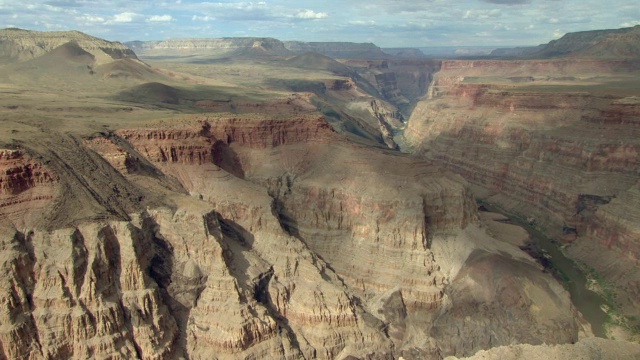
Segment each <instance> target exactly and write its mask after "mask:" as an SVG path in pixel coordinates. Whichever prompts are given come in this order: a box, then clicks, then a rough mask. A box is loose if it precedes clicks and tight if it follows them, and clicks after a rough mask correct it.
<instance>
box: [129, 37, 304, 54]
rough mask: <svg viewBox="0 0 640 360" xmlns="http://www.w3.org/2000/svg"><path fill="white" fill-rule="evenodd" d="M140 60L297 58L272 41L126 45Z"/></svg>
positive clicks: (174, 42)
mask: <svg viewBox="0 0 640 360" xmlns="http://www.w3.org/2000/svg"><path fill="white" fill-rule="evenodd" d="M125 45H127V46H128V47H129V48H130V49H132V50H133V51H135V52H136V54H138V55H140V56H141V57H165V58H166V57H193V58H224V57H235V58H238V57H239V58H255V57H273V56H291V55H294V54H293V53H291V52H290V51H289V50H287V49H286V48H285V46H284V44H283V43H282V41H280V40H277V39H273V38H252V37H248V38H211V39H169V40H164V41H132V42H127V43H125Z"/></svg>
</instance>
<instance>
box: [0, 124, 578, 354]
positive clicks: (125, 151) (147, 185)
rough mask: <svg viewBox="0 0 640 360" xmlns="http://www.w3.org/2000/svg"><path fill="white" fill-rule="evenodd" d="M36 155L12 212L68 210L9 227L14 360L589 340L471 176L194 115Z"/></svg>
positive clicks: (322, 129)
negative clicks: (490, 227)
mask: <svg viewBox="0 0 640 360" xmlns="http://www.w3.org/2000/svg"><path fill="white" fill-rule="evenodd" d="M58 142H60V143H58ZM29 152H30V153H32V154H31V155H27V153H22V152H20V153H13V152H10V151H9V152H5V153H6V155H3V158H2V160H3V161H4V163H3V164H5V163H6V166H5V167H6V168H7V169H8V170H7V171H5V176H4V177H3V179H2V184H3V187H2V189H3V196H7V197H8V196H12V197H13V198H12V199H16V198H17V197H19V196H21V195H22V194H26V193H28V192H30V191H35V190H36V189H39V188H42V189H47V188H48V187H54V188H58V189H61V190H60V191H62V192H64V194H63V195H60V196H59V197H57V198H54V199H50V200H47V201H50V204H49V205H50V206H52V208H53V209H56V210H57V212H58V213H57V214H56V215H55V217H54V218H55V219H57V220H56V221H55V222H52V223H49V225H50V228H49V229H47V228H44V227H41V226H36V225H32V224H26V225H25V224H22V225H20V223H19V222H18V221H17V220H15V219H16V218H9V219H12V220H11V222H3V224H5V225H7V226H4V228H3V229H2V237H1V238H0V239H2V240H1V241H0V244H1V245H0V246H2V252H1V254H2V257H1V258H0V269H1V271H2V273H3V276H2V279H3V280H2V281H3V282H4V285H3V286H1V287H0V288H1V289H2V293H1V294H0V305H1V306H2V312H0V317H2V320H1V323H2V327H0V354H2V356H3V357H6V358H12V359H13V358H16V359H22V358H25V359H26V358H50V357H65V358H86V357H109V358H116V359H117V358H152V359H169V358H181V357H189V358H193V359H205V358H212V357H216V358H220V359H227V358H228V359H231V358H239V357H242V358H245V357H250V358H279V359H294V358H301V357H305V358H321V359H333V358H340V359H342V358H350V357H356V358H390V357H398V356H403V357H404V358H406V359H413V358H432V359H439V358H441V357H442V356H446V355H457V356H464V355H471V354H473V353H475V352H476V351H478V350H479V349H487V348H490V347H493V346H496V345H506V344H511V343H514V342H516V343H521V342H525V343H532V344H541V343H543V342H544V343H566V342H574V341H576V340H577V339H578V335H579V333H580V331H581V330H580V328H581V321H580V319H579V315H578V314H577V313H576V312H575V310H574V309H573V306H572V305H571V302H570V300H569V296H568V294H567V293H566V292H565V291H564V290H563V289H562V288H561V286H560V285H559V284H557V283H556V282H555V280H554V279H553V278H551V277H550V276H549V275H548V274H545V273H543V272H542V271H541V268H540V267H539V266H538V265H536V264H535V262H534V261H533V260H532V259H531V258H529V257H528V256H527V255H526V254H525V253H524V252H522V251H521V250H519V249H517V248H515V247H513V246H509V245H507V244H506V243H502V242H500V241H498V240H496V239H494V238H492V237H491V236H490V235H489V234H488V233H487V232H486V230H485V229H484V228H482V227H481V224H480V223H479V220H478V217H477V213H476V205H475V202H474V200H473V198H472V195H471V192H470V191H469V188H468V185H467V183H466V182H465V181H464V180H463V179H462V178H461V177H459V176H456V175H452V174H450V173H448V172H446V171H443V169H442V168H439V167H435V166H432V165H428V164H426V163H424V162H422V161H420V160H417V159H414V158H410V157H407V156H405V155H403V154H400V153H398V152H392V151H388V150H383V149H372V148H369V147H365V146H361V145H357V144H354V143H351V142H349V141H346V140H345V139H344V138H343V136H342V135H340V134H339V133H336V132H335V131H333V130H332V128H331V127H330V126H329V125H328V124H327V123H326V122H325V121H324V119H323V118H321V117H318V116H300V117H280V118H267V117H261V116H258V115H255V116H245V117H209V118H206V117H195V118H194V117H191V118H189V117H187V118H182V119H174V120H173V121H158V122H155V123H149V124H148V125H145V126H140V127H132V128H126V129H119V130H116V131H113V132H105V133H101V134H100V133H96V134H94V135H93V136H91V137H87V138H85V139H82V140H80V139H76V138H74V137H72V136H69V135H67V136H60V137H47V140H46V141H44V140H43V141H41V142H40V144H39V146H35V145H34V146H32V147H30V148H29ZM5 153H3V154H5ZM33 159H37V161H36V160H33ZM83 164H84V165H83ZM70 168H73V169H74V170H75V171H74V173H73V174H72V173H69V172H67V170H69V169H70ZM16 169H22V170H20V171H18V170H16ZM24 169H31V170H29V171H26V170H24ZM22 173H24V174H26V173H29V174H31V175H30V176H22V175H20V174H22ZM116 174H118V175H116ZM105 177H106V178H107V179H111V181H112V185H111V186H105V185H103V184H102V183H101V181H103V180H101V179H103V178H105ZM5 185H6V186H5ZM66 199H75V200H73V201H71V200H66ZM106 199H112V201H107V200H106ZM65 201H68V203H66V204H65ZM100 206H103V207H105V208H104V209H103V211H99V210H97V209H98V208H99V207H100ZM107 206H110V207H108V208H107ZM94 208H95V209H94ZM25 211H26V212H27V213H31V214H30V216H34V215H37V214H38V211H39V210H38V209H37V207H29V208H28V209H26V210H25ZM26 215H29V214H26ZM52 224H55V226H52ZM480 289H482V291H480ZM479 294H482V295H479ZM478 304H481V305H480V306H481V308H482V309H483V310H482V311H481V312H479V311H477V309H478V306H479V305H478ZM551 304H552V305H551ZM547 306H551V308H553V309H557V311H545V312H540V311H539V309H541V308H543V307H545V308H546V307H547ZM500 314H502V315H500ZM489 319H492V320H489ZM515 319H517V320H515Z"/></svg>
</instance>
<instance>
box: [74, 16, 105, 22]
mask: <svg viewBox="0 0 640 360" xmlns="http://www.w3.org/2000/svg"><path fill="white" fill-rule="evenodd" d="M79 20H80V21H84V22H86V23H98V24H99V23H104V22H105V18H103V17H102V16H95V15H90V14H84V15H82V16H80V17H79Z"/></svg>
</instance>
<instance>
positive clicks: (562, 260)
mask: <svg viewBox="0 0 640 360" xmlns="http://www.w3.org/2000/svg"><path fill="white" fill-rule="evenodd" d="M482 206H484V207H485V208H486V209H487V210H488V211H491V212H496V213H500V214H502V215H504V216H506V217H508V218H509V222H510V223H512V224H514V225H518V226H520V227H522V228H524V229H525V230H527V232H528V233H529V236H530V238H531V242H532V245H533V246H534V247H535V249H531V250H533V251H532V252H534V253H535V252H536V251H535V250H538V251H537V252H538V253H540V254H544V256H543V257H542V258H541V259H539V260H541V261H540V262H541V263H542V265H544V266H545V268H547V269H548V270H549V271H550V272H551V273H552V274H554V276H555V277H556V279H558V281H560V282H561V283H562V284H563V286H564V288H565V289H567V291H569V294H570V295H571V301H572V302H573V304H574V306H575V307H576V308H577V309H578V311H580V313H582V315H583V316H584V318H585V319H586V320H587V321H588V322H589V323H590V324H591V329H592V331H593V334H594V335H595V336H597V337H602V338H606V336H605V328H604V325H605V323H606V322H607V320H608V318H609V317H608V315H607V314H606V313H605V312H604V310H603V309H602V308H603V305H604V306H608V307H610V304H608V303H607V301H606V300H605V299H604V298H603V297H602V296H601V295H600V294H598V293H596V292H594V291H591V290H589V289H588V288H587V275H586V274H585V273H584V272H583V271H582V269H581V268H580V267H579V266H578V265H577V264H576V263H575V262H574V261H573V260H571V259H569V258H567V257H566V256H565V255H564V254H563V253H562V250H561V249H560V246H559V244H558V243H557V242H555V241H553V240H552V239H550V238H549V237H547V236H546V235H545V234H543V233H542V232H541V231H539V230H537V229H536V228H534V227H532V226H531V225H529V224H528V223H526V222H525V221H522V220H520V219H518V218H515V217H513V216H512V215H510V214H506V213H504V212H503V211H501V209H499V208H496V207H494V206H491V205H488V204H485V203H482Z"/></svg>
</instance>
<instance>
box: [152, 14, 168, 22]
mask: <svg viewBox="0 0 640 360" xmlns="http://www.w3.org/2000/svg"><path fill="white" fill-rule="evenodd" d="M172 20H173V17H172V16H171V15H153V16H152V17H150V18H148V19H147V22H170V21H172Z"/></svg>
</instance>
